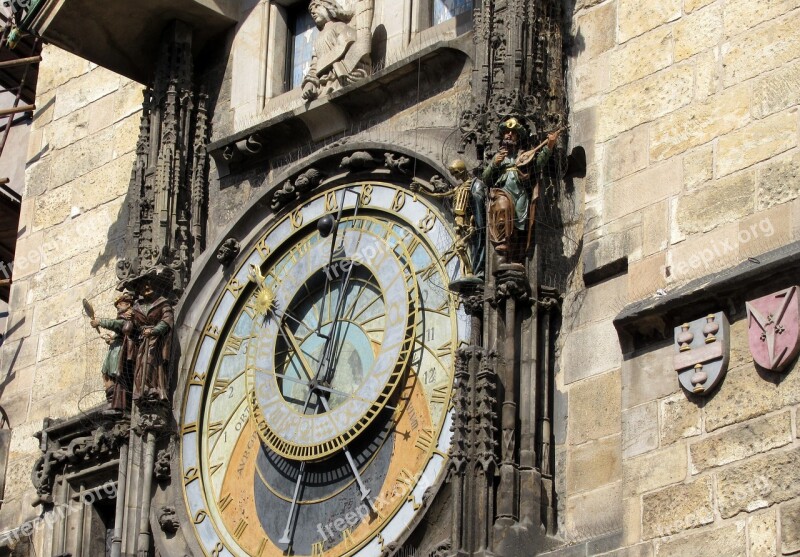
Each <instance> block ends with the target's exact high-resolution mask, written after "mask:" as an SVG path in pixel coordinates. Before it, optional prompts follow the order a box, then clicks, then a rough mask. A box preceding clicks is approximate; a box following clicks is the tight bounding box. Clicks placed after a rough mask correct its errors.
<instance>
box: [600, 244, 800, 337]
mask: <svg viewBox="0 0 800 557" xmlns="http://www.w3.org/2000/svg"><path fill="white" fill-rule="evenodd" d="M798 275H800V241H797V242H793V243H791V244H788V245H785V246H783V247H780V248H778V249H775V250H772V251H770V252H767V253H766V254H763V255H760V256H758V257H757V258H750V259H747V260H745V261H743V262H742V263H740V264H738V265H736V266H735V267H731V268H729V269H726V270H723V271H721V272H719V273H714V274H711V275H708V276H705V277H701V278H698V279H695V280H693V281H691V282H689V283H688V284H686V285H684V286H681V287H679V288H677V289H675V290H673V291H672V292H669V293H667V294H666V295H664V296H660V297H654V298H650V299H647V300H642V301H640V302H636V303H633V304H630V305H629V306H627V307H626V308H625V309H623V310H622V312H620V313H619V315H617V316H616V317H615V318H614V326H615V327H616V329H617V332H618V333H619V335H620V338H621V340H622V341H623V346H624V348H625V350H624V351H625V352H629V351H630V350H632V349H633V348H635V347H637V346H643V345H645V344H649V343H650V342H652V341H653V340H656V339H657V340H663V339H665V338H671V336H672V328H673V327H674V326H676V325H678V324H680V323H682V322H685V321H687V320H691V319H696V318H698V317H700V316H703V315H705V314H707V313H710V312H712V311H719V310H720V309H722V310H725V311H731V310H733V309H735V310H736V312H737V313H738V312H739V311H743V310H744V302H745V301H746V300H749V299H753V298H757V297H758V296H761V295H766V294H768V293H769V292H774V291H776V290H780V289H781V288H788V287H789V286H792V285H795V284H797V281H798V279H797V277H798ZM626 344H627V346H625V345H626Z"/></svg>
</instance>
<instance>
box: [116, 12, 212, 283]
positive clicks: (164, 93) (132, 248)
mask: <svg viewBox="0 0 800 557" xmlns="http://www.w3.org/2000/svg"><path fill="white" fill-rule="evenodd" d="M206 104H207V95H206V94H205V92H204V91H202V90H200V91H199V92H198V91H196V90H195V87H194V84H193V68H192V30H191V29H190V28H189V27H188V26H186V25H185V24H182V23H179V22H175V23H174V24H173V26H172V27H170V28H169V29H168V30H167V31H166V32H165V35H164V39H163V41H162V44H161V47H160V54H159V58H158V62H157V66H156V75H155V78H154V80H153V82H152V83H151V85H150V87H149V88H148V89H147V90H146V91H145V93H144V102H143V105H142V117H141V122H140V125H139V141H138V143H137V146H136V161H135V162H134V167H133V170H132V172H131V180H130V186H129V190H128V204H129V214H130V216H129V222H128V233H127V235H126V236H127V241H128V246H127V249H126V252H127V253H126V256H125V258H124V259H122V260H121V261H120V262H119V264H118V265H117V276H118V278H119V279H120V280H128V279H130V278H132V277H135V276H136V275H138V274H140V273H141V272H142V271H143V270H145V269H148V268H151V267H154V266H156V265H164V266H168V267H171V268H172V269H173V270H175V271H176V273H175V284H174V287H175V288H176V290H178V291H180V290H182V289H183V288H185V287H186V285H187V284H188V283H189V279H190V271H191V266H192V262H193V261H194V260H195V259H197V257H199V255H200V254H201V253H202V251H203V249H204V248H205V240H206V238H205V230H206V214H205V213H206V209H207V204H208V199H207V197H208V192H207V185H206V173H207V161H208V156H207V154H206V150H205V145H206V143H207V142H208V133H209V130H208V114H207V108H206Z"/></svg>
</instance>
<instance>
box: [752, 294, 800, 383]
mask: <svg viewBox="0 0 800 557" xmlns="http://www.w3.org/2000/svg"><path fill="white" fill-rule="evenodd" d="M746 307H747V324H748V330H749V334H748V338H749V342H750V352H751V353H752V354H753V361H754V362H755V363H756V364H757V365H758V366H759V367H761V368H763V369H765V370H767V371H775V372H780V371H784V370H785V369H786V367H787V366H788V365H789V364H790V363H792V362H793V361H794V359H795V358H796V357H797V354H798V353H799V352H800V287H798V286H791V287H789V288H786V289H784V290H781V291H779V292H775V293H774V294H770V295H768V296H763V297H761V298H757V299H755V300H750V301H748V302H747V304H746Z"/></svg>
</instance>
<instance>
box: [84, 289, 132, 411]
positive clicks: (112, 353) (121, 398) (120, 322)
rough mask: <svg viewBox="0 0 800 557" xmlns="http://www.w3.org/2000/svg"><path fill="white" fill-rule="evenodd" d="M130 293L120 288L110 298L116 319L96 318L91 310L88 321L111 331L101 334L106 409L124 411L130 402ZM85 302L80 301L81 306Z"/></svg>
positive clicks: (94, 325)
mask: <svg viewBox="0 0 800 557" xmlns="http://www.w3.org/2000/svg"><path fill="white" fill-rule="evenodd" d="M133 302H134V296H133V294H132V293H130V292H124V293H123V294H122V295H120V296H119V297H118V298H117V299H116V301H115V302H114V307H116V309H117V318H116V319H98V318H97V317H94V310H92V311H91V312H89V311H88V309H87V313H91V315H92V318H91V321H90V324H91V326H92V327H94V328H95V329H97V330H98V332H99V330H100V329H101V328H102V329H106V330H108V331H112V332H113V335H110V336H106V335H102V336H103V339H104V340H105V341H106V344H108V353H107V354H106V357H105V359H104V360H103V367H102V370H101V371H102V374H103V386H104V388H105V391H106V400H107V401H108V406H109V410H110V411H111V412H114V413H121V412H125V411H127V410H129V409H130V406H131V398H130V394H131V388H132V386H133V366H134V362H135V355H136V348H135V345H134V338H133V335H134V325H133V321H132V317H133ZM87 305H88V302H84V307H86V306H87Z"/></svg>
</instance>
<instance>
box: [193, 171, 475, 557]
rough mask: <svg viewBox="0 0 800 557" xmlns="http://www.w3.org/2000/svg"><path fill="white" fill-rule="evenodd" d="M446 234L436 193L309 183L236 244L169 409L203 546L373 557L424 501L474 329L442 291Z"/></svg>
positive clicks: (451, 269) (442, 459)
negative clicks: (325, 228)
mask: <svg viewBox="0 0 800 557" xmlns="http://www.w3.org/2000/svg"><path fill="white" fill-rule="evenodd" d="M331 215H333V216H335V217H337V219H336V225H335V232H334V233H333V234H329V235H326V234H321V233H320V232H319V231H318V229H317V226H316V224H317V222H319V221H320V219H322V218H326V217H330V216H331ZM453 245H454V242H453V233H452V230H451V228H450V227H449V226H448V225H447V223H446V221H445V219H444V218H443V217H442V212H441V210H440V208H439V207H438V206H436V205H434V204H431V203H430V202H428V201H426V200H424V199H421V198H417V197H416V196H415V195H414V194H413V193H411V192H409V191H408V190H406V189H405V188H404V187H402V186H399V185H395V184H382V183H375V182H370V183H355V184H343V185H341V186H339V187H336V188H334V189H331V190H328V191H326V192H322V193H321V194H319V195H318V196H316V197H314V198H312V199H310V200H309V201H307V202H306V203H305V204H303V205H302V206H299V207H297V208H295V209H294V210H292V211H290V212H288V213H287V214H285V215H282V216H280V217H279V218H277V219H275V220H274V221H272V223H271V224H269V225H268V226H267V228H266V231H265V232H264V233H263V234H261V235H260V236H259V237H258V239H257V240H255V241H253V242H252V246H250V248H249V249H246V250H245V251H244V254H243V255H242V256H241V258H240V262H239V265H238V267H237V270H236V272H235V275H234V276H233V278H231V279H230V280H229V281H228V283H227V285H226V287H225V290H224V291H223V292H222V293H221V294H220V295H219V296H218V298H217V299H216V301H214V302H213V303H212V304H211V307H210V308H209V309H208V313H209V316H208V318H207V320H206V322H205V326H204V327H205V328H204V329H202V330H203V333H202V335H201V338H200V340H198V342H197V345H196V348H195V349H194V355H193V360H192V367H191V377H190V378H189V379H188V380H187V385H186V389H185V395H184V401H183V408H182V412H181V426H182V435H181V469H182V471H183V475H184V482H183V483H184V486H183V487H184V494H185V499H186V505H187V508H188V511H189V513H190V515H191V516H192V517H193V524H194V531H195V533H196V538H197V541H198V544H199V545H200V546H201V547H202V549H203V551H204V552H205V553H206V554H207V555H236V556H245V555H259V556H269V557H278V556H283V555H287V554H289V555H303V556H324V557H334V556H336V557H340V556H351V555H357V556H359V557H366V556H378V555H380V553H381V551H382V549H383V548H384V547H386V546H387V545H388V544H389V543H392V542H394V541H397V540H399V539H400V538H401V537H402V536H403V535H404V532H406V531H407V529H408V528H410V527H411V525H412V524H413V523H414V521H415V519H416V517H418V515H419V513H420V512H423V511H424V508H425V502H426V499H425V494H426V492H427V493H428V494H430V493H431V491H432V490H433V488H435V487H436V486H437V485H438V484H439V483H440V482H441V481H442V478H443V477H444V471H445V469H446V464H447V451H448V448H449V445H450V439H451V432H450V425H451V420H452V410H451V404H450V403H451V401H450V396H451V391H452V386H453V374H454V363H455V362H454V354H455V350H456V349H457V348H458V346H459V345H460V344H462V343H463V342H465V341H466V339H467V338H468V336H469V327H468V323H469V321H468V319H467V318H466V315H465V314H464V312H463V310H462V309H461V308H459V307H458V306H457V303H456V299H455V298H454V297H453V296H452V294H451V293H450V292H449V291H448V290H447V287H446V285H447V284H449V282H450V281H451V280H452V278H453V276H454V275H455V274H456V273H457V272H458V268H459V266H458V261H457V258H456V256H455V252H454V250H453ZM254 269H255V271H254ZM256 271H257V272H256ZM249 277H257V279H256V280H255V281H253V280H249ZM265 301H266V302H265Z"/></svg>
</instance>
